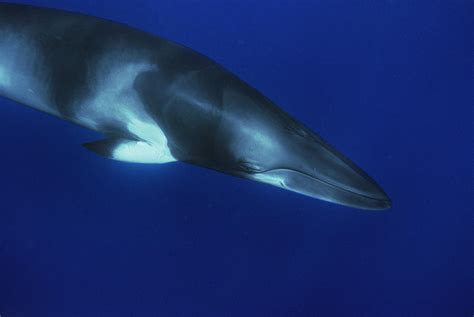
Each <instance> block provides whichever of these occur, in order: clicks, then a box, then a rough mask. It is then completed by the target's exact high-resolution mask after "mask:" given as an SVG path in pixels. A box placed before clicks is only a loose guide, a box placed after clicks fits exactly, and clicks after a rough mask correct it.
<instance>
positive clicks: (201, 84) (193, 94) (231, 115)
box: [136, 67, 391, 209]
mask: <svg viewBox="0 0 474 317" xmlns="http://www.w3.org/2000/svg"><path fill="white" fill-rule="evenodd" d="M150 75H151V76H143V78H142V80H140V81H137V85H136V88H137V91H138V92H139V93H140V95H141V97H142V98H143V102H144V104H147V105H149V109H150V110H149V111H150V112H153V113H155V118H156V119H157V124H158V125H159V126H160V127H161V128H162V129H163V130H164V133H165V135H166V137H167V140H168V145H169V147H170V149H171V152H172V154H173V157H175V158H177V159H178V160H180V161H185V162H188V163H191V164H195V165H199V166H202V167H206V168H211V169H214V170H217V171H220V172H223V173H227V174H231V175H234V176H239V177H243V178H247V179H251V180H255V181H258V182H263V183H267V184H271V185H274V186H277V187H280V188H283V189H286V190H290V191H293V192H297V193H300V194H304V195H307V196H311V197H315V198H319V199H322V200H326V201H330V202H333V203H338V204H342V205H346V206H352V207H356V208H361V209H386V208H389V207H390V205H391V203H390V199H389V198H388V197H387V195H386V194H385V193H384V191H383V190H382V189H381V188H380V187H379V186H378V185H377V184H376V183H375V181H374V180H372V179H371V178H370V177H369V176H368V175H367V174H366V173H364V172H363V171H362V170H361V169H360V168H358V167H357V166H356V165H355V164H354V163H352V162H351V161H349V160H348V159H347V158H345V157H344V156H343V155H342V154H340V153H339V152H337V151H336V150H335V149H334V148H332V147H331V146H330V145H328V144H327V143H326V142H325V141H323V140H322V139H321V138H320V137H319V136H318V135H317V134H315V133H314V132H312V131H311V130H310V129H308V128H306V127H305V126H303V125H302V124H300V123H299V122H298V121H296V120H294V119H293V118H291V116H289V115H288V114H287V113H285V112H284V111H282V110H281V109H280V108H278V107H277V106H276V105H274V104H273V103H272V102H271V101H270V100H268V99H267V98H266V97H264V96H263V95H262V94H260V93H259V92H258V91H256V90H255V89H253V88H252V87H250V86H249V85H247V84H245V83H244V82H242V81H240V80H239V79H238V78H236V77H234V76H232V75H230V74H229V73H227V72H225V71H222V70H221V69H220V68H217V67H211V68H205V69H203V70H201V71H196V72H191V73H188V74H186V75H183V76H182V77H180V78H179V80H177V81H175V82H174V83H173V84H172V85H171V84H170V85H169V87H167V88H165V89H163V88H161V89H156V88H155V84H154V83H156V82H160V80H159V79H160V76H161V73H157V74H153V73H152V74H150ZM148 77H149V78H148ZM147 78H148V79H147Z"/></svg>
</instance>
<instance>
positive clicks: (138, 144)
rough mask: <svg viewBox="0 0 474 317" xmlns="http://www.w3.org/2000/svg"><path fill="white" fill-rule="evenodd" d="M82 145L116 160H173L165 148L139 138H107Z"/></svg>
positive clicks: (136, 161) (146, 162)
mask: <svg viewBox="0 0 474 317" xmlns="http://www.w3.org/2000/svg"><path fill="white" fill-rule="evenodd" d="M83 145H84V147H85V148H86V149H88V150H90V151H92V152H94V153H96V154H98V155H101V156H104V157H107V158H110V159H113V160H117V161H124V162H133V163H145V164H159V163H168V162H174V161H175V159H174V158H173V157H172V156H171V155H170V153H169V151H168V149H167V148H164V147H162V146H161V147H160V146H157V145H155V144H153V143H148V142H145V141H140V140H133V139H122V138H109V139H104V140H99V141H95V142H90V143H84V144H83Z"/></svg>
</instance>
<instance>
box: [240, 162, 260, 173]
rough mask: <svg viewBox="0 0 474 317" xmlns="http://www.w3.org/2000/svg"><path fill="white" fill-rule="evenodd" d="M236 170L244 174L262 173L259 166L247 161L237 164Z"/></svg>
mask: <svg viewBox="0 0 474 317" xmlns="http://www.w3.org/2000/svg"><path fill="white" fill-rule="evenodd" d="M238 169H239V170H241V171H243V172H245V173H259V172H262V171H263V168H262V167H261V166H259V165H257V164H255V163H251V162H247V161H240V162H239V163H238Z"/></svg>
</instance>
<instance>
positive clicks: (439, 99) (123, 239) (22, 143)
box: [0, 0, 474, 317]
mask: <svg viewBox="0 0 474 317" xmlns="http://www.w3.org/2000/svg"><path fill="white" fill-rule="evenodd" d="M29 3H32V4H37V5H45V6H52V7H57V8H63V9H68V10H73V11H79V12H83V13H87V14H92V15H96V16H101V17H105V18H109V19H112V20H117V21H121V22H125V23H128V24H130V25H133V26H136V27H139V28H141V29H143V30H146V31H150V32H153V33H155V34H159V35H162V36H164V37H167V38H170V39H173V40H175V41H178V42H180V43H183V44H185V45H188V46H190V47H192V48H194V49H196V50H198V51H200V52H202V53H204V54H206V55H208V56H210V57H212V58H213V59H215V60H217V61H218V62H219V63H221V64H223V65H224V66H226V67H227V68H229V69H231V70H232V71H234V72H235V73H236V74H238V75H239V76H240V77H242V78H243V79H245V80H246V81H247V82H249V83H251V84H252V85H254V86H255V87H257V88H258V89H259V90H261V91H262V92H264V93H265V94H266V95H267V96H268V97H270V98H271V99H273V100H274V101H275V102H276V103H278V104H279V105H280V106H281V107H283V108H284V109H285V110H287V111H288V112H290V113H291V114H293V115H294V116H295V117H297V118H299V119H300V120H301V121H303V122H304V123H306V124H307V125H309V126H310V127H312V128H314V130H316V131H317V132H318V133H320V134H321V135H322V136H323V137H324V138H325V139H327V140H329V141H330V143H332V144H333V145H335V146H336V147H337V148H338V149H340V150H341V151H342V152H344V153H345V154H346V155H347V156H349V157H350V158H351V159H353V160H354V161H355V162H356V163H357V164H359V165H360V166H361V167H363V168H364V169H365V170H366V171H367V172H368V173H369V174H371V175H372V176H373V177H374V178H375V179H376V180H377V181H378V182H379V183H380V184H381V185H382V186H383V188H384V189H385V190H386V191H387V193H388V194H389V195H390V197H391V198H392V200H393V208H392V209H391V210H390V211H388V212H361V211H358V210H355V209H350V208H345V207H341V206H337V205H332V204H328V203H324V202H321V201H318V200H315V199H310V198H306V197H303V196H300V195H296V194H293V193H290V192H285V191H282V190H279V189H277V188H273V187H270V186H266V185H262V184H258V183H253V182H250V181H244V180H240V179H234V178H232V177H228V176H225V175H222V174H218V173H215V172H212V171H208V170H203V169H199V168H196V167H192V166H186V165H184V164H179V163H178V164H169V165H161V166H159V165H155V166H144V165H134V164H126V163H120V162H114V161H110V160H107V159H103V158H101V157H98V156H95V155H94V154H91V153H89V152H87V151H86V150H84V149H83V148H82V147H81V144H82V143H84V142H89V141H93V140H96V139H98V138H99V136H98V135H97V134H95V133H92V132H89V131H86V130H84V129H82V128H79V127H76V126H73V125H71V124H70V123H67V122H63V121H60V120H58V119H56V118H53V117H49V116H47V115H45V114H42V113H39V112H36V111H33V110H31V109H28V108H26V107H23V106H20V105H18V104H15V103H14V102H11V101H8V100H6V99H0V117H1V124H0V135H1V136H2V141H1V142H2V144H1V152H0V153H1V155H0V166H1V182H0V186H1V188H0V189H1V190H0V197H1V203H0V209H1V211H0V315H1V316H2V317H11V316H13V317H17V316H35V317H37V316H206V317H207V316H209V317H214V316H216V317H217V316H364V317H368V316H370V317H371V316H374V317H379V316H397V317H398V316H471V315H472V314H473V313H474V300H473V299H474V290H473V289H474V285H473V281H474V261H473V232H474V230H473V222H474V217H473V210H474V206H473V205H474V204H473V196H474V189H473V177H474V172H473V162H474V153H473V148H474V145H473V144H474V140H473V135H474V133H473V121H474V116H473V87H474V86H473V55H474V53H473V52H474V50H473V38H474V35H473V33H474V32H473V31H474V24H473V21H474V10H473V8H474V3H473V2H472V1H470V0H459V1H457V0H453V1H451V0H450V1H439V0H429V1H428V0H420V1H395V0H386V1H374V0H369V1H358V2H357V1H347V0H345V1H342V0H314V1H306V0H304V1H303V0H301V1H289V0H286V1H280V0H272V1H270V0H265V1H250V0H245V1H242V0H241V1H234V0H225V1H223V0H219V1H218V0H202V1H197V0H189V1H184V0H160V1H155V0H140V1H138V0H134V1H131V0H130V1H129V0H127V1H125V0H122V1H114V2H112V1H105V2H101V1H92V0H88V1H84V0H74V1H72V0H68V1H53V0H49V1H46V0H45V1H40V0H38V1H29Z"/></svg>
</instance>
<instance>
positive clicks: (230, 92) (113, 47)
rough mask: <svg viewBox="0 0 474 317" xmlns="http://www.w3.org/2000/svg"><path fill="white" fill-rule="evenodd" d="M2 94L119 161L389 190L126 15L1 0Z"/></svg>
mask: <svg viewBox="0 0 474 317" xmlns="http://www.w3.org/2000/svg"><path fill="white" fill-rule="evenodd" d="M0 95H2V96H4V97H6V98H9V99H12V100H15V101H17V102H19V103H22V104H24V105H27V106H29V107H32V108H35V109H38V110H40V111H44V112H47V113H49V114H51V115H55V116H57V117H60V118H62V119H64V120H68V121H71V122H73V123H76V124H79V125H81V126H83V127H86V128H88V129H91V130H94V131H98V132H100V133H102V134H103V135H104V136H105V138H104V139H103V140H99V141H96V142H91V143H88V144H85V147H86V148H88V149H89V150H91V151H93V152H96V153H97V154H100V155H103V156H106V157H109V158H112V159H115V160H121V161H128V162H138V163H166V162H172V161H183V162H187V163H191V164H195V165H198V166H202V167H205V168H210V169H214V170H217V171H220V172H223V173H226V174H230V175H233V176H238V177H243V178H247V179H252V180H256V181H260V182H264V183H268V184H271V185H275V186H278V187H281V188H284V189H287V190H291V191H294V192H298V193H301V194H304V195H307V196H311V197H315V198H319V199H322V200H325V201H330V202H334V203H338V204H342V205H346V206H352V207H356V208H360V209H374V210H376V209H387V208H389V207H390V206H391V202H390V199H389V198H388V197H387V195H386V194H385V193H384V191H383V190H382V189H381V188H380V187H379V186H378V185H377V184H376V183H375V182H374V181H373V180H372V179H371V178H370V177H369V176H368V175H367V174H366V173H364V172H363V171H362V170H361V169H360V168H358V167H357V166H356V165H355V164H354V163H352V162H351V161H349V160H348V159H347V158H345V157H344V156H343V155H341V154H340V153H339V152H337V151H336V150H335V149H334V148H332V147H331V146H330V145H328V144H327V143H326V142H324V141H323V140H322V139H321V138H320V137H319V136H318V135H317V134H316V133H314V132H313V131H311V130H310V129H308V128H307V127H305V126H304V125H302V124H301V123H299V122H298V121H296V120H295V119H293V118H292V117H290V116H289V115H288V114H287V113H285V112H284V111H282V110H281V109H280V108H278V107H277V106H276V105H275V104H274V103H273V102H271V101H270V100H269V99H267V98H266V97H265V96H263V95H262V94H261V93H259V92H258V91H257V90H255V89H254V88H252V87H250V86H249V85H248V84H246V83H245V82H243V81H242V80H240V79H239V78H237V77H236V76H234V75H233V74H231V73H230V72H229V71H227V70H226V69H224V68H223V67H221V66H219V65H218V64H216V63H215V62H213V61H212V60H210V59H209V58H207V57H205V56H203V55H201V54H199V53H197V52H195V51H193V50H191V49H189V48H186V47H183V46H181V45H178V44H176V43H173V42H171V41H167V40H164V39H162V38H159V37H156V36H153V35H150V34H148V33H145V32H142V31H139V30H136V29H133V28H130V27H128V26H125V25H122V24H118V23H114V22H111V21H107V20H102V19H98V18H94V17H89V16H85V15H80V14H74V13H69V12H64V11H60V10H54V9H46V8H37V7H33V6H27V5H15V4H5V3H0Z"/></svg>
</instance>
